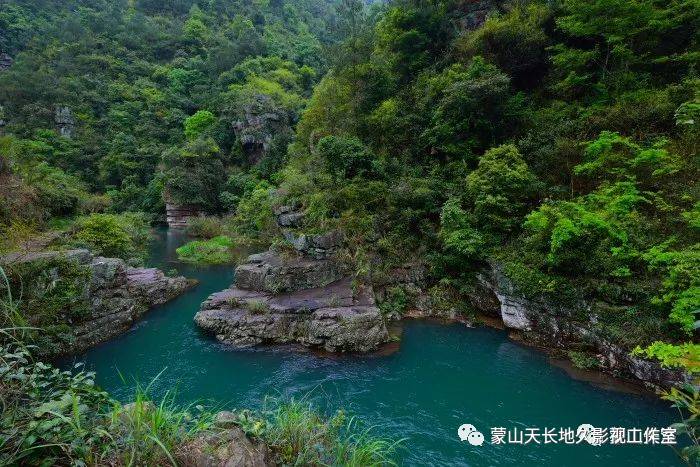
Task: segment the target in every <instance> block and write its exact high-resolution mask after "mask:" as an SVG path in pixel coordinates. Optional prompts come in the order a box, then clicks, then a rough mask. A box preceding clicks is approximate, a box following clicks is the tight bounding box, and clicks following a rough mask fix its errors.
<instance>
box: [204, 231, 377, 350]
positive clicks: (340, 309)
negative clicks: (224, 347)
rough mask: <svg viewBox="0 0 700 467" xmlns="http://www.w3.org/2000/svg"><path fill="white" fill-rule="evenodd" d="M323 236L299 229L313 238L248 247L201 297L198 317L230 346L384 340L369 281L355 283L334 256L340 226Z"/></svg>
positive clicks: (357, 346)
mask: <svg viewBox="0 0 700 467" xmlns="http://www.w3.org/2000/svg"><path fill="white" fill-rule="evenodd" d="M327 236H328V238H325V239H324V238H323V237H324V236H311V237H309V236H302V237H303V238H304V239H311V240H309V241H308V242H307V240H304V241H303V242H297V244H296V245H295V246H294V248H297V247H298V248H297V249H295V250H293V251H283V252H282V251H275V250H272V249H271V250H269V251H267V252H265V253H261V254H256V255H251V256H250V257H249V258H248V259H247V261H246V262H245V263H244V264H242V265H240V266H238V267H237V268H236V275H235V280H234V284H233V286H232V287H231V288H229V289H226V290H223V291H221V292H218V293H215V294H213V295H211V296H210V297H209V298H208V299H207V300H206V301H205V302H204V303H203V304H202V307H201V310H200V311H199V313H197V315H196V316H195V321H196V323H197V324H198V325H199V326H200V327H201V328H202V329H204V330H205V331H207V332H209V333H211V334H213V335H215V336H216V338H217V339H218V340H219V341H221V342H224V343H227V344H232V345H235V346H252V345H258V344H286V343H299V344H302V345H305V346H312V347H321V348H324V349H325V350H327V351H330V352H343V351H359V352H367V351H370V350H372V349H375V348H376V347H377V346H379V345H380V344H382V343H384V342H386V341H387V340H388V332H387V329H386V325H385V323H384V319H383V317H382V315H381V313H380V311H379V308H378V307H377V306H376V304H375V302H374V294H373V292H372V289H371V287H369V286H356V287H353V282H352V280H351V278H350V277H349V276H347V274H346V271H344V270H343V268H342V267H341V266H340V265H339V264H338V262H336V261H335V260H334V259H333V258H332V256H333V254H332V252H333V248H334V246H337V245H338V241H337V234H335V233H329V234H327ZM295 238H297V239H298V238H300V236H299V235H296V236H295ZM331 238H332V239H333V240H331ZM302 244H303V247H302Z"/></svg>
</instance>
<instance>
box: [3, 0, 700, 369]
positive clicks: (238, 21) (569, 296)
mask: <svg viewBox="0 0 700 467" xmlns="http://www.w3.org/2000/svg"><path fill="white" fill-rule="evenodd" d="M699 11H700V9H699V8H698V4H697V2H695V1H692V0H688V1H673V2H655V1H651V0H645V1H638V2H631V3H630V2H622V1H616V0H598V1H573V0H572V1H564V2H536V1H533V2H490V1H481V2H467V1H462V2H460V1H450V2H397V3H395V4H393V3H392V4H389V5H372V6H369V7H368V6H367V5H364V4H362V3H361V2H350V1H346V2H341V3H337V4H333V3H324V2H310V1H302V0H298V1H293V2H270V3H266V2H263V3H260V4H257V3H247V2H241V3H237V2H225V1H211V2H188V1H184V0H183V1H180V2H147V1H140V2H133V1H132V2H104V3H97V4H95V3H94V2H80V1H75V2H61V3H60V4H56V3H55V2H36V1H26V2H23V1H13V2H7V1H6V2H4V4H3V8H2V13H0V24H1V25H2V27H0V31H2V35H1V36H0V47H1V48H2V51H3V54H4V55H3V56H4V57H7V58H10V57H11V60H12V61H13V63H12V66H9V67H7V69H4V70H3V71H2V72H1V74H0V102H1V103H2V121H3V127H2V131H3V134H4V136H3V137H2V139H1V140H0V147H2V163H1V164H0V167H1V168H2V172H3V174H2V177H3V181H4V183H3V192H2V204H1V205H0V207H1V208H2V212H1V215H2V225H3V229H4V233H5V235H4V238H3V240H4V243H5V245H4V248H5V249H10V248H11V247H12V246H13V244H15V245H16V244H17V243H18V242H21V241H22V237H23V236H24V237H25V240H26V237H31V235H33V232H35V231H37V230H42V229H46V228H48V227H50V226H51V225H52V222H54V223H55V222H56V219H57V218H66V217H72V216H76V215H80V214H86V213H123V212H130V211H137V212H142V213H146V215H147V218H148V220H150V221H154V222H155V221H159V220H160V221H162V220H163V219H164V214H165V211H164V205H165V204H164V203H165V200H168V201H172V202H174V203H179V204H186V205H191V206H194V207H196V208H197V209H199V210H200V211H201V212H205V213H208V214H211V215H219V216H221V215H224V216H233V219H234V220H233V221H229V222H228V223H229V230H233V231H235V232H237V233H238V234H240V235H246V236H248V237H251V236H252V237H258V238H268V239H269V238H271V234H270V233H269V232H268V231H269V230H270V228H271V225H272V224H273V223H272V222H271V218H272V213H271V210H270V206H272V205H273V204H280V203H282V202H294V203H299V204H301V205H302V206H303V207H304V209H305V211H306V213H307V220H306V222H307V228H308V229H310V230H313V229H322V228H330V227H332V226H338V227H340V228H342V230H343V231H344V232H345V234H346V236H347V238H348V257H349V258H351V260H350V261H352V263H353V265H354V267H355V269H356V270H357V271H358V276H360V275H362V274H365V275H366V274H370V273H372V272H374V273H375V274H376V273H377V271H376V270H381V269H382V268H384V269H386V268H388V267H389V266H390V265H392V264H401V263H404V262H406V261H407V258H406V255H405V252H406V251H411V252H412V255H413V256H414V257H413V258H410V260H413V261H417V262H422V263H424V264H427V265H428V267H429V270H430V275H431V277H432V279H433V282H434V283H435V284H436V287H439V288H440V291H441V293H447V294H448V295H449V296H451V297H458V296H459V294H460V291H463V290H464V289H465V288H468V287H469V282H470V277H472V275H473V271H474V270H475V268H477V267H479V265H480V264H482V263H483V262H484V261H498V262H500V263H502V264H503V265H505V266H504V267H505V270H506V271H507V273H508V275H509V276H510V277H511V278H512V279H513V280H514V281H515V282H516V283H517V285H518V287H519V288H520V289H521V290H522V291H523V292H524V293H527V294H533V295H534V294H549V295H551V296H552V297H555V298H556V299H557V300H569V301H571V302H575V301H577V300H581V299H595V300H598V301H599V302H601V303H602V302H605V303H607V304H610V306H607V307H606V309H601V310H596V311H597V312H599V313H600V317H601V322H600V326H601V327H602V328H603V329H604V332H605V333H606V334H608V335H609V336H611V338H613V339H615V340H616V341H623V342H624V343H625V344H626V345H627V346H628V347H629V348H630V349H633V348H635V347H636V346H641V347H640V349H638V351H642V349H644V348H647V350H646V351H645V352H647V353H648V354H649V355H650V356H651V355H657V356H659V357H661V358H667V359H674V360H681V361H682V360H684V359H686V358H687V357H689V356H690V355H691V354H693V355H694V356H695V357H697V348H696V347H694V346H692V345H682V343H683V342H688V341H690V340H692V337H693V334H694V332H695V331H694V330H695V321H696V320H695V313H696V312H697V310H698V306H699V303H700V289H699V288H698V286H699V285H698V278H700V271H699V269H698V267H699V266H700V263H699V262H698V261H699V258H700V257H699V256H698V255H699V252H698V226H699V224H698V216H699V215H700V214H699V211H698V209H700V202H699V201H698V199H699V196H698V195H699V193H698V190H699V187H698V160H697V156H698V155H697V149H698V142H699V138H698V135H699V133H698V131H699V130H698V123H697V120H698V118H699V117H698V112H700V107H699V106H700V104H699V103H698V99H699V98H700V97H699V96H700V94H699V93H700V87H699V86H700V80H699V78H698V77H697V70H696V68H697V65H698V57H699V55H698V54H699V53H700V51H699V50H698V22H699V21H700V13H699ZM83 222H84V221H83ZM101 222H102V223H103V224H105V225H104V226H103V228H105V229H108V228H109V225H107V224H108V223H109V222H108V220H107V219H105V218H103V219H102V220H101ZM112 228H113V229H116V228H117V227H116V226H114V225H112ZM377 257H379V258H381V262H380V264H379V265H377V262H376V261H374V260H373V258H377ZM373 269H374V271H371V270H373ZM654 342H659V343H657V344H654V345H653V347H651V348H648V347H647V346H649V345H651V344H653V343H654ZM660 342H666V343H676V344H681V347H669V346H667V345H665V344H661V343H660Z"/></svg>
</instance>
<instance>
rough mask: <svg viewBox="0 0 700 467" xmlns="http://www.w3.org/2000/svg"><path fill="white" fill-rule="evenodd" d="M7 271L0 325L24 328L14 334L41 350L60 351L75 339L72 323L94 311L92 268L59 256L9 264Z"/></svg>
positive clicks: (55, 352) (2, 288) (3, 288)
mask: <svg viewBox="0 0 700 467" xmlns="http://www.w3.org/2000/svg"><path fill="white" fill-rule="evenodd" d="M5 273H6V274H7V276H6V282H5V283H2V282H0V292H2V293H3V294H5V292H6V295H5V296H4V297H2V299H1V300H0V309H2V311H3V315H2V316H0V327H3V328H15V329H17V328H23V329H22V330H21V331H20V332H14V334H15V335H16V336H20V337H21V339H22V340H23V341H24V342H26V343H31V344H34V345H37V349H38V350H37V352H40V353H41V352H46V353H52V354H57V353H60V352H61V350H62V349H63V347H64V345H65V344H67V343H69V342H70V341H71V340H72V339H73V333H72V330H71V327H70V326H69V324H68V323H73V324H77V323H80V322H81V321H82V320H83V319H84V318H85V317H86V316H88V315H89V313H90V309H91V307H90V304H89V303H88V301H87V299H86V287H87V284H88V283H89V279H90V274H91V271H90V269H89V267H87V266H82V265H79V264H77V263H75V262H73V261H69V260H67V259H65V258H60V257H58V258H53V259H46V260H39V261H32V262H25V263H19V264H16V265H12V266H11V267H10V266H8V267H7V268H6V271H5ZM3 275H4V273H3V274H0V279H2V277H3Z"/></svg>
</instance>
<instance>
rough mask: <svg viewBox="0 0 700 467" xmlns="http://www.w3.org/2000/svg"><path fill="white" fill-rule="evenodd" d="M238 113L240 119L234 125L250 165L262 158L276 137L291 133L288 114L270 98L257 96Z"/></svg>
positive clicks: (261, 95)
mask: <svg viewBox="0 0 700 467" xmlns="http://www.w3.org/2000/svg"><path fill="white" fill-rule="evenodd" d="M239 112H240V115H239V116H238V119H237V120H235V121H234V122H232V125H231V126H232V127H233V130H234V131H235V133H236V136H237V137H238V139H239V141H240V143H241V146H242V148H243V152H244V153H245V155H246V156H247V158H248V162H249V163H250V164H257V163H258V162H260V161H261V160H262V159H263V157H264V156H265V155H266V153H267V152H268V151H269V150H270V147H271V146H272V145H273V144H274V140H275V138H283V137H284V136H285V135H286V134H288V133H290V128H291V121H290V116H289V115H288V113H287V111H285V110H284V109H282V108H280V107H278V106H276V105H275V103H274V102H273V100H272V99H271V98H270V97H269V96H267V95H264V94H259V95H256V96H254V97H253V98H252V99H251V101H250V102H248V103H246V104H245V105H243V107H242V108H241V109H240V111H239Z"/></svg>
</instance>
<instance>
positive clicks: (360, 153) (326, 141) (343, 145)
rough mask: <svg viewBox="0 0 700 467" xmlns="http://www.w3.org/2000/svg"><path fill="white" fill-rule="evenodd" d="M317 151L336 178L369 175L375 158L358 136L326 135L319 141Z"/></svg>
mask: <svg viewBox="0 0 700 467" xmlns="http://www.w3.org/2000/svg"><path fill="white" fill-rule="evenodd" d="M316 151H317V152H318V155H319V156H320V157H321V160H323V161H324V163H325V164H326V167H327V168H328V171H329V172H330V173H331V175H333V176H334V177H335V178H336V179H351V178H355V177H363V176H367V175H369V174H370V173H371V171H372V162H373V161H374V159H375V156H374V154H372V152H371V151H370V150H369V149H368V148H367V147H366V146H365V145H364V144H362V142H361V141H360V140H359V139H357V138H344V137H340V136H326V137H325V138H323V139H321V140H320V141H319V142H318V146H317V147H316Z"/></svg>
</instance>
